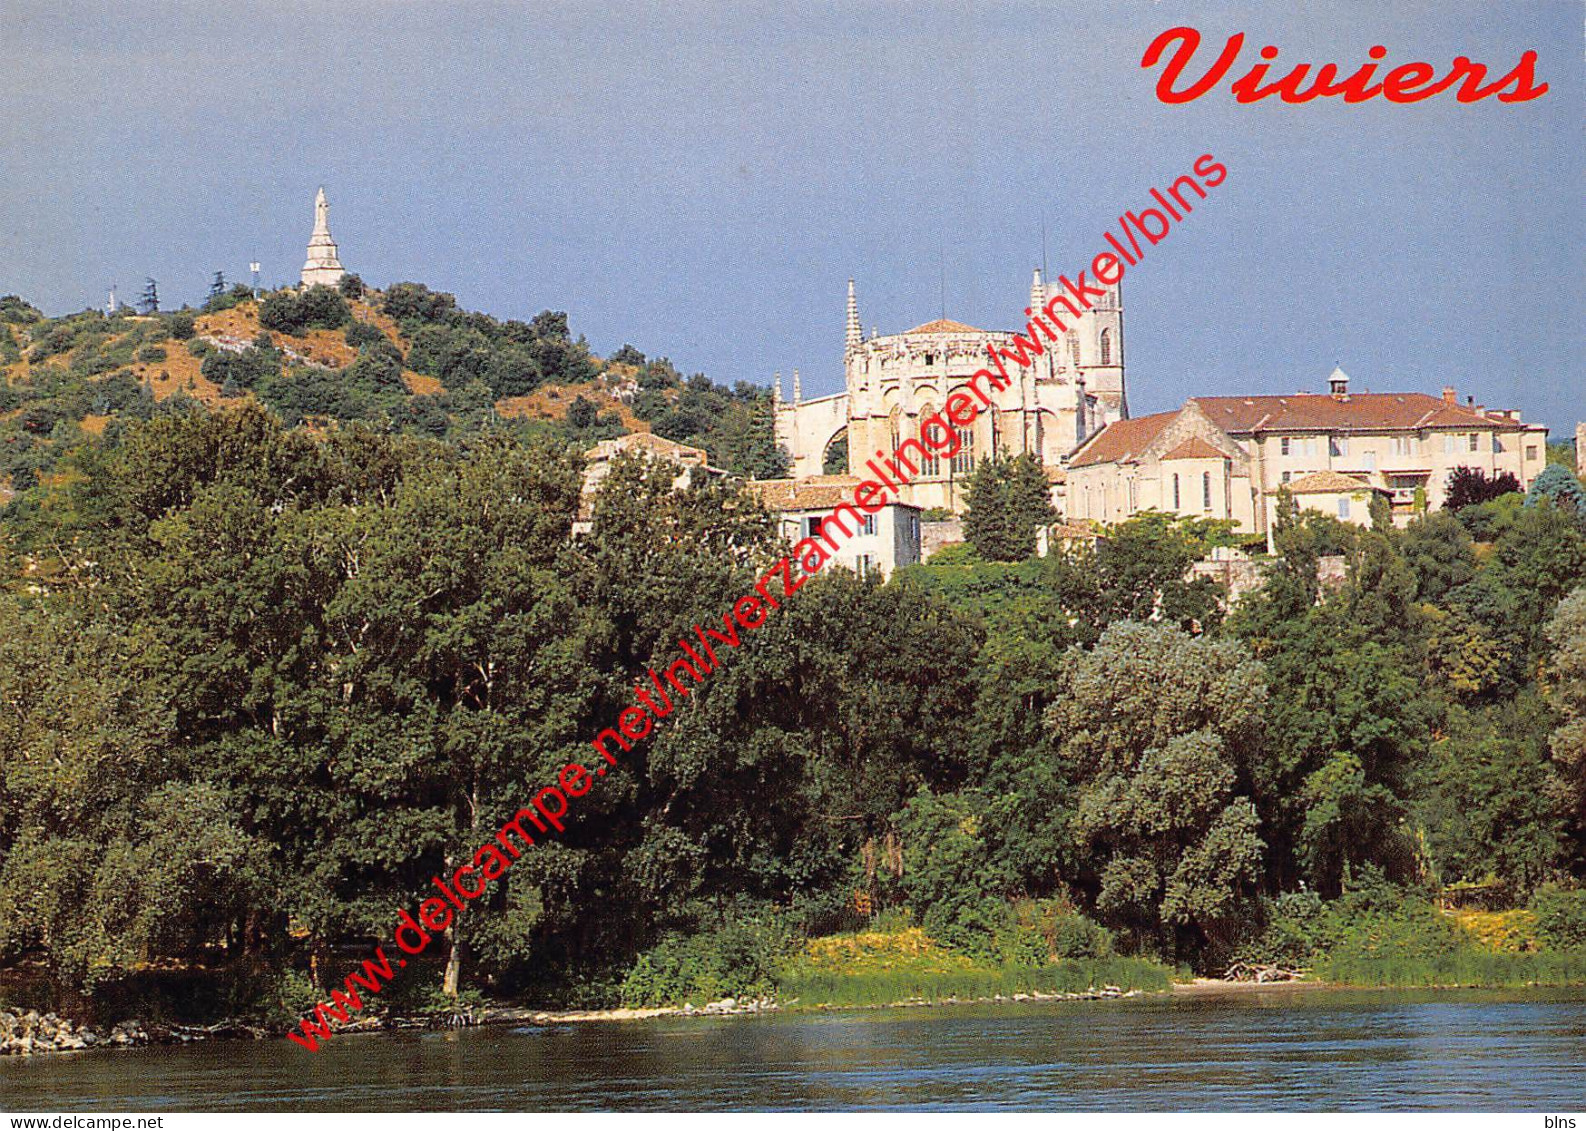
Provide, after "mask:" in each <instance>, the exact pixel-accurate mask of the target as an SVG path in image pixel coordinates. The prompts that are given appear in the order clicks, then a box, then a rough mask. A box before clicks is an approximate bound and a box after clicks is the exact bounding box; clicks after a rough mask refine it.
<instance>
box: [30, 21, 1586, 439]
mask: <svg viewBox="0 0 1586 1131" xmlns="http://www.w3.org/2000/svg"><path fill="white" fill-rule="evenodd" d="M1299 7H1301V6H1299V5H1287V4H1283V5H1278V4H1259V5H1258V4H1255V3H1246V4H1241V5H1234V4H1205V3H1201V4H1195V5H1183V4H1175V3H1151V2H1143V0H1142V2H1139V3H1122V4H1114V3H1108V4H1095V5H1071V4H1065V5H1059V4H1055V3H1051V2H1049V0H1048V2H1041V3H1026V2H1017V3H1000V4H999V3H980V4H970V3H922V4H910V5H899V4H881V3H866V2H863V0H858V2H853V0H850V2H846V3H831V4H827V3H800V4H772V5H763V6H762V5H731V6H728V5H703V4H695V3H687V2H685V3H675V4H666V5H662V4H659V3H655V4H648V5H635V4H625V3H620V2H618V3H600V4H587V5H547V4H534V5H530V4H527V3H525V4H499V5H492V4H483V3H478V4H447V3H437V2H429V3H423V4H419V3H398V2H394V0H386V2H381V3H372V4H365V3H356V2H341V3H336V4H331V3H324V2H318V0H294V2H282V3H271V4H249V5H238V4H227V3H207V4H203V5H168V6H162V5H161V4H158V3H146V4H139V5H136V6H128V5H111V4H102V5H100V4H96V5H76V4H72V3H62V2H60V0H50V2H48V3H36V2H34V0H5V2H4V4H3V5H0V76H4V77H0V292H11V291H15V292H19V293H21V294H23V295H26V296H28V297H30V298H32V299H33V300H34V301H35V302H38V303H40V304H41V305H43V306H44V307H45V308H46V309H47V310H48V311H50V312H51V313H60V312H63V311H66V310H71V309H79V308H81V307H83V306H86V305H89V304H98V303H102V302H103V301H104V291H105V288H106V287H107V286H108V285H109V284H110V283H118V284H119V285H120V287H121V292H122V294H123V295H124V296H127V297H133V296H134V295H135V293H136V292H137V291H138V290H140V289H141V286H142V282H143V278H144V276H146V275H152V276H154V277H155V278H157V279H158V280H159V282H160V288H161V293H162V295H163V296H164V297H165V300H166V303H167V305H175V304H177V303H179V302H181V301H183V300H188V301H195V302H196V301H198V300H199V299H201V297H202V294H203V291H204V289H205V287H206V285H207V283H208V280H209V277H210V275H211V274H212V273H213V272H214V271H216V270H224V271H225V272H226V274H227V276H228V277H230V278H235V279H245V278H246V273H247V272H246V268H247V263H248V261H249V260H250V259H254V258H257V259H259V260H261V261H262V262H263V263H264V280H265V281H266V282H267V283H274V282H284V281H291V280H295V278H296V273H297V270H298V268H299V267H300V266H301V263H302V258H303V247H304V244H305V243H306V241H307V237H308V232H309V228H310V226H311V222H312V199H313V194H314V190H315V188H316V187H317V186H318V185H319V184H321V183H323V184H324V185H325V187H326V190H327V192H328V193H329V195H330V200H331V205H332V212H331V221H332V230H333V231H334V233H335V235H336V238H337V240H338V242H339V243H340V244H341V248H342V258H343V262H344V263H346V265H347V266H348V267H349V268H350V269H352V270H356V271H358V272H360V273H361V274H362V275H363V276H364V277H365V278H366V279H368V280H369V281H370V282H373V283H376V284H386V283H389V282H394V281H397V280H400V279H415V280H419V281H423V282H426V283H429V284H430V285H432V286H435V287H437V288H440V289H444V290H450V291H453V292H454V293H456V294H457V296H458V298H459V300H460V301H461V302H462V303H463V304H464V305H466V306H468V307H471V308H475V309H482V310H487V311H489V312H491V313H494V314H497V315H500V316H503V317H512V316H525V315H531V314H533V313H535V312H536V311H538V310H541V309H544V308H547V307H551V308H555V309H565V310H567V311H569V312H570V314H571V316H572V321H573V326H574V329H575V332H581V333H583V334H585V335H586V336H587V337H588V339H589V341H590V344H591V345H592V346H593V347H594V348H595V349H596V351H597V352H609V351H610V350H612V349H614V348H616V347H617V346H619V345H621V344H622V343H623V342H625V341H629V342H632V343H633V344H635V345H637V346H638V347H639V348H641V349H643V350H644V351H646V352H647V353H649V354H652V355H666V356H669V357H670V358H671V359H672V360H673V361H674V363H676V364H677V365H678V367H679V368H681V369H683V370H684V371H686V372H693V371H698V370H703V371H704V372H706V373H708V374H709V375H710V376H712V377H713V378H715V379H717V380H720V381H727V382H732V381H736V380H749V381H758V382H765V381H768V380H769V379H770V375H771V373H772V371H773V370H777V369H780V370H782V372H783V374H784V380H786V379H787V377H788V375H789V374H790V371H791V370H792V369H793V367H794V366H798V367H799V368H801V369H802V371H803V384H804V390H805V394H806V396H814V395H818V394H821V393H826V392H833V391H836V390H837V389H838V388H840V386H841V380H842V376H841V374H842V370H841V354H842V330H843V303H844V293H845V288H846V280H847V279H848V277H849V276H850V275H852V276H853V277H854V278H855V279H856V280H857V285H858V288H859V298H860V306H861V315H862V319H863V321H864V324H865V326H866V329H867V331H868V328H869V327H870V326H871V325H872V324H874V325H877V326H879V327H880V328H881V330H882V332H883V333H886V332H893V331H897V330H902V329H906V328H908V327H909V326H912V325H915V324H916V323H919V322H924V321H926V320H928V319H931V318H934V317H937V316H938V315H939V314H940V313H941V312H942V308H943V301H942V295H943V290H944V282H943V280H944V277H945V298H946V313H947V314H948V315H949V316H950V317H954V318H958V319H961V320H963V321H966V322H970V323H973V324H976V325H980V326H992V327H1007V326H1012V325H1014V324H1015V320H1016V319H1019V316H1020V312H1021V311H1022V310H1023V308H1024V306H1025V303H1026V300H1027V295H1028V288H1029V278H1030V269H1031V267H1032V266H1033V265H1034V264H1035V263H1037V262H1038V261H1039V260H1040V258H1041V254H1042V253H1041V228H1042V225H1043V223H1044V225H1045V228H1046V232H1047V239H1046V244H1047V247H1046V257H1047V260H1048V262H1049V264H1050V266H1051V268H1052V269H1053V270H1054V271H1057V270H1064V269H1066V270H1076V269H1078V268H1079V267H1081V266H1083V265H1084V264H1085V263H1087V262H1088V261H1089V259H1090V258H1091V256H1093V255H1094V254H1095V252H1096V251H1098V250H1101V248H1102V244H1101V242H1100V241H1101V236H1102V232H1103V230H1104V229H1105V228H1106V227H1107V226H1108V225H1109V224H1110V223H1112V222H1113V220H1114V218H1115V217H1116V216H1117V215H1118V214H1119V212H1120V211H1121V210H1122V209H1124V208H1139V207H1142V206H1144V205H1145V204H1147V203H1148V201H1147V199H1146V198H1147V192H1148V189H1149V188H1150V187H1151V186H1152V185H1157V186H1163V187H1165V185H1166V184H1167V182H1169V181H1171V180H1172V179H1173V178H1174V177H1175V176H1177V175H1179V174H1180V173H1183V172H1187V171H1189V168H1190V166H1191V164H1192V163H1193V161H1194V160H1195V158H1196V157H1197V156H1199V155H1200V154H1202V153H1206V152H1211V153H1214V154H1216V156H1217V157H1218V158H1219V159H1220V160H1222V161H1223V162H1224V163H1225V164H1227V166H1228V168H1229V176H1228V180H1227V181H1226V182H1225V183H1224V184H1223V185H1222V186H1221V187H1219V188H1218V189H1216V190H1215V191H1214V192H1213V195H1212V198H1211V199H1210V200H1208V201H1206V202H1205V204H1204V205H1203V206H1201V207H1199V208H1197V210H1196V212H1195V214H1194V215H1193V216H1192V217H1190V218H1188V219H1187V220H1186V221H1185V222H1184V224H1183V225H1182V226H1180V227H1178V228H1176V229H1175V231H1174V233H1173V234H1172V235H1171V236H1170V237H1169V238H1168V239H1167V241H1166V242H1164V243H1163V244H1162V245H1161V246H1160V247H1158V248H1156V249H1155V250H1154V251H1153V252H1152V254H1151V255H1150V256H1149V257H1148V258H1147V260H1146V261H1145V263H1143V264H1142V265H1140V266H1139V267H1138V268H1135V269H1133V270H1131V271H1130V272H1129V275H1128V278H1127V281H1126V283H1125V328H1126V329H1125V336H1126V343H1127V345H1126V349H1127V354H1126V360H1127V363H1128V380H1129V386H1130V400H1131V406H1132V407H1133V409H1134V411H1135V412H1137V413H1138V412H1149V411H1154V410H1158V409H1162V408H1168V407H1172V406H1174V405H1177V404H1179V403H1181V402H1182V401H1183V400H1184V398H1186V397H1188V396H1191V395H1195V394H1197V393H1203V394H1214V393H1215V394H1225V393H1237V392H1292V391H1295V390H1298V389H1302V388H1304V389H1310V390H1320V389H1322V388H1323V387H1324V379H1325V376H1326V374H1327V373H1328V371H1329V370H1331V369H1332V367H1333V366H1334V365H1341V366H1343V368H1344V369H1346V370H1347V371H1349V372H1350V374H1351V375H1352V376H1353V377H1354V378H1355V383H1356V387H1357V388H1359V387H1369V388H1372V389H1377V390H1386V389H1396V390H1400V389H1423V390H1426V391H1431V392H1435V391H1437V390H1438V389H1439V388H1440V387H1441V386H1443V385H1444V384H1452V385H1455V386H1457V387H1458V389H1459V390H1460V392H1461V394H1462V395H1463V394H1465V393H1470V394H1474V395H1475V396H1476V397H1477V399H1478V400H1479V401H1482V402H1484V403H1486V404H1488V405H1492V406H1503V407H1518V408H1521V409H1522V410H1523V411H1524V412H1525V414H1526V416H1527V417H1528V418H1532V419H1540V420H1542V421H1544V422H1546V423H1549V424H1551V425H1552V426H1553V427H1554V428H1555V429H1560V428H1565V427H1566V426H1567V427H1569V428H1570V430H1571V431H1572V430H1573V423H1574V421H1575V420H1576V419H1578V418H1580V417H1582V416H1586V346H1583V337H1582V334H1581V320H1582V311H1583V309H1586V254H1583V253H1586V247H1583V237H1582V225H1581V220H1582V210H1581V200H1582V189H1583V184H1582V171H1583V157H1586V143H1583V136H1586V135H1583V131H1582V127H1581V122H1582V113H1581V112H1582V106H1583V97H1582V96H1583V93H1586V90H1583V86H1586V84H1583V65H1582V9H1581V5H1580V4H1579V3H1578V2H1521V3H1511V4H1486V3H1483V4H1463V3H1458V2H1448V0H1437V2H1431V0H1426V2H1418V3H1391V2H1386V0H1384V2H1378V3H1369V4H1368V3H1309V4H1306V5H1304V6H1303V9H1304V10H1303V11H1291V10H1289V9H1291V8H1299ZM1186 23H1187V24H1191V25H1193V26H1195V27H1197V28H1199V29H1200V30H1201V32H1202V33H1203V34H1204V36H1205V37H1206V40H1207V45H1206V48H1203V50H1205V49H1208V48H1209V49H1213V50H1215V49H1217V48H1220V46H1221V44H1222V42H1223V40H1224V39H1225V38H1226V37H1227V36H1228V35H1230V34H1232V33H1233V32H1236V31H1243V32H1245V33H1246V36H1247V45H1246V48H1245V52H1244V54H1243V56H1242V57H1241V59H1242V62H1241V64H1240V65H1236V67H1235V69H1234V71H1233V72H1231V74H1230V78H1232V77H1234V76H1236V75H1238V74H1240V73H1242V72H1243V70H1244V67H1245V66H1247V65H1248V64H1249V63H1251V62H1254V61H1255V52H1256V51H1257V49H1258V48H1259V47H1260V46H1261V45H1262V44H1265V43H1271V44H1275V45H1276V46H1277V47H1278V48H1279V51H1280V55H1279V58H1278V60H1277V62H1276V63H1275V64H1274V66H1275V67H1282V66H1283V64H1284V63H1286V62H1287V63H1300V62H1311V63H1323V62H1337V63H1339V64H1340V65H1341V69H1342V71H1343V73H1345V74H1347V73H1349V71H1351V70H1353V69H1354V67H1355V66H1358V65H1359V64H1361V63H1363V62H1365V61H1366V51H1367V49H1368V48H1369V47H1370V46H1372V45H1373V44H1376V43H1381V44H1384V45H1386V46H1387V47H1388V49H1389V54H1388V58H1387V59H1386V60H1385V63H1384V66H1385V67H1386V66H1391V65H1395V64H1398V63H1403V62H1411V61H1417V60H1423V59H1424V60H1427V61H1429V62H1432V63H1434V64H1436V65H1438V67H1439V71H1440V73H1441V71H1442V70H1443V69H1445V68H1446V66H1447V64H1448V62H1449V60H1450V59H1451V58H1452V57H1453V56H1455V55H1460V54H1464V55H1468V56H1470V57H1472V58H1474V59H1476V60H1477V61H1480V62H1486V63H1488V64H1489V65H1490V66H1491V67H1492V69H1493V73H1494V74H1502V73H1503V72H1505V71H1507V70H1508V69H1509V68H1510V67H1511V66H1513V65H1514V63H1515V62H1516V61H1517V60H1518V59H1519V57H1520V54H1521V53H1522V52H1523V51H1525V50H1527V49H1534V50H1536V51H1537V52H1538V53H1539V63H1538V73H1539V78H1541V79H1542V80H1544V81H1546V82H1547V83H1548V84H1549V85H1550V87H1551V90H1550V91H1549V92H1548V94H1547V95H1545V96H1544V97H1542V98H1541V99H1538V100H1536V101H1532V102H1527V103H1518V104H1503V103H1499V102H1497V101H1496V100H1493V99H1487V100H1485V101H1482V102H1478V103H1473V104H1462V103H1459V102H1456V101H1455V100H1454V99H1453V98H1452V97H1451V96H1449V95H1443V96H1439V97H1437V98H1434V99H1432V100H1429V101H1426V102H1420V103H1414V104H1408V105H1395V104H1390V103H1385V102H1383V101H1382V100H1380V99H1377V100H1373V101H1370V102H1366V103H1362V104H1358V105H1344V104H1342V103H1341V102H1340V101H1339V100H1336V99H1329V100H1318V101H1316V102H1312V103H1309V104H1305V105H1300V106H1288V105H1282V104H1279V103H1276V102H1275V101H1274V100H1267V101H1263V102H1260V103H1256V104H1253V105H1247V106H1240V105H1237V104H1235V103H1234V102H1233V100H1232V98H1231V96H1229V95H1228V94H1227V92H1226V89H1225V85H1224V87H1223V88H1221V89H1218V90H1216V91H1214V92H1213V93H1211V94H1208V95H1207V96H1205V97H1204V98H1202V99H1200V100H1198V101H1196V102H1192V103H1189V104H1186V105H1180V106H1170V105H1165V104H1163V103H1160V102H1159V101H1157V99H1156V97H1155V95H1154V91H1153V84H1154V81H1155V77H1156V72H1154V71H1146V70H1143V69H1142V68H1141V67H1140V66H1139V60H1140V56H1141V54H1142V53H1143V51H1144V50H1145V47H1146V45H1147V44H1148V43H1150V41H1151V40H1152V39H1153V38H1154V37H1155V36H1156V35H1157V34H1158V33H1159V32H1161V31H1162V30H1164V29H1166V28H1169V27H1173V26H1175V25H1179V24H1186ZM1276 73H1277V74H1281V73H1282V71H1281V70H1278V71H1276Z"/></svg>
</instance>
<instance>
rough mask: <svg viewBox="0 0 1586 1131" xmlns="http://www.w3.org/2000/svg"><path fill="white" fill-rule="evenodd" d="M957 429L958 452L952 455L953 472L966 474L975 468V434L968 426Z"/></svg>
mask: <svg viewBox="0 0 1586 1131" xmlns="http://www.w3.org/2000/svg"><path fill="white" fill-rule="evenodd" d="M957 431H958V443H959V448H958V454H957V455H956V456H954V457H953V474H954V475H968V474H969V473H970V472H972V471H974V470H975V434H974V433H973V432H971V431H970V430H969V429H968V428H960V429H958V430H957Z"/></svg>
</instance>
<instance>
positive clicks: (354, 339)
mask: <svg viewBox="0 0 1586 1131" xmlns="http://www.w3.org/2000/svg"><path fill="white" fill-rule="evenodd" d="M346 336H347V344H348V345H349V346H352V347H353V348H354V349H356V348H358V347H360V346H372V345H375V344H377V343H379V342H383V341H385V340H386V336H385V335H384V334H383V333H381V332H380V327H378V326H375V325H373V324H371V323H368V322H354V323H353V324H352V325H351V326H348V327H347V335H346Z"/></svg>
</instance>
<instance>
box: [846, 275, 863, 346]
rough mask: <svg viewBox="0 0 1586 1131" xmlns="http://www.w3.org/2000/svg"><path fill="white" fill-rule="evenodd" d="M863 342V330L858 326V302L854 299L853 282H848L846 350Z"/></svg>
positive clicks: (850, 280)
mask: <svg viewBox="0 0 1586 1131" xmlns="http://www.w3.org/2000/svg"><path fill="white" fill-rule="evenodd" d="M863 340H864V329H863V327H861V326H860V325H859V301H858V300H857V299H856V298H854V281H853V280H852V279H849V280H848V348H849V349H853V348H854V347H855V346H857V345H859V344H860V343H861V342H862V341H863Z"/></svg>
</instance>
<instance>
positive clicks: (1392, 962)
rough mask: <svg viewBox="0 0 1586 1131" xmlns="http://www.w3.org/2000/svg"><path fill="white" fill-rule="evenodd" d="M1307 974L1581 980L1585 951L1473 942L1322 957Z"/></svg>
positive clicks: (1491, 983) (1397, 979) (1451, 982)
mask: <svg viewBox="0 0 1586 1131" xmlns="http://www.w3.org/2000/svg"><path fill="white" fill-rule="evenodd" d="M1313 977H1315V978H1318V979H1320V980H1321V981H1324V982H1337V983H1339V984H1341V985H1347V986H1396V987H1409V986H1477V987H1490V988H1514V989H1518V988H1522V987H1525V986H1578V985H1586V951H1578V950H1577V951H1567V950H1566V951H1542V952H1539V953H1530V954H1516V953H1513V952H1498V953H1495V952H1492V951H1486V950H1478V949H1476V948H1474V947H1471V948H1465V949H1461V950H1458V951H1455V952H1453V953H1451V954H1443V955H1437V956H1435V957H1415V958H1407V957H1391V958H1377V957H1369V956H1364V955H1347V956H1338V957H1330V958H1324V959H1322V960H1321V961H1320V962H1318V963H1317V965H1316V969H1315V970H1314V972H1313Z"/></svg>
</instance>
